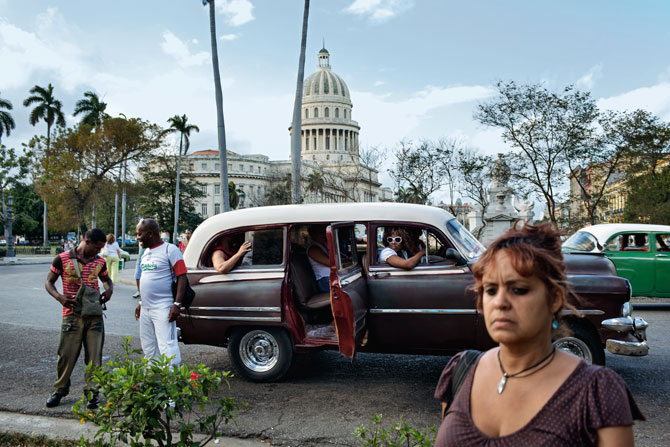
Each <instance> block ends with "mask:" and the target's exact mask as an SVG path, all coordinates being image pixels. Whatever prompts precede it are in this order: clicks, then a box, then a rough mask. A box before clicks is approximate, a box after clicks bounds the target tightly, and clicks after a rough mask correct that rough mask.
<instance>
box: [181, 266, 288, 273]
mask: <svg viewBox="0 0 670 447" xmlns="http://www.w3.org/2000/svg"><path fill="white" fill-rule="evenodd" d="M245 267H248V266H242V267H241V268H238V269H236V270H235V271H234V272H230V273H227V274H228V275H232V274H236V273H270V272H282V273H283V272H284V267H272V268H262V269H250V268H245ZM188 272H189V273H198V274H207V273H209V274H210V275H211V274H216V270H214V269H213V268H211V269H188Z"/></svg>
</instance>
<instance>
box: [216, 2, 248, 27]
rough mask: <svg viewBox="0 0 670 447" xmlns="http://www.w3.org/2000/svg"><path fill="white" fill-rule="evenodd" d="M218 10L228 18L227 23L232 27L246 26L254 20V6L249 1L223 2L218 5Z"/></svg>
mask: <svg viewBox="0 0 670 447" xmlns="http://www.w3.org/2000/svg"><path fill="white" fill-rule="evenodd" d="M216 9H217V11H218V12H220V13H222V14H223V16H224V17H225V18H226V22H227V23H228V24H229V25H232V26H240V25H244V24H245V23H247V22H251V21H252V20H254V15H253V12H252V11H253V9H254V5H252V4H251V1H249V0H223V1H221V2H219V3H216Z"/></svg>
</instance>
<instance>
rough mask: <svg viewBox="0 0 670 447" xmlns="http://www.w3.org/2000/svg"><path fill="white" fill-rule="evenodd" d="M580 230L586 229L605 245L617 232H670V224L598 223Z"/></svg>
mask: <svg viewBox="0 0 670 447" xmlns="http://www.w3.org/2000/svg"><path fill="white" fill-rule="evenodd" d="M579 231H585V232H587V233H590V234H592V235H593V236H595V237H596V239H598V242H600V244H602V245H604V244H605V243H606V242H607V240H608V239H609V238H610V237H611V236H612V235H614V234H616V233H635V232H645V233H646V232H650V231H651V232H655V233H670V225H651V224H627V223H622V224H598V225H591V226H590V227H584V228H582V229H580V230H579Z"/></svg>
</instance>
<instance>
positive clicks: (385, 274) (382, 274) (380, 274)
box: [372, 272, 391, 278]
mask: <svg viewBox="0 0 670 447" xmlns="http://www.w3.org/2000/svg"><path fill="white" fill-rule="evenodd" d="M372 276H374V277H375V278H386V277H388V276H391V274H390V273H389V272H375V273H373V274H372Z"/></svg>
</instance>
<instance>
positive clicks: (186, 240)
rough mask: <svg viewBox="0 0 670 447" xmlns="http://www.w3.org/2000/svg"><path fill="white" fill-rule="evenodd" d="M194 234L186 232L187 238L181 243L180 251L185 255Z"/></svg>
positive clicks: (189, 231)
mask: <svg viewBox="0 0 670 447" xmlns="http://www.w3.org/2000/svg"><path fill="white" fill-rule="evenodd" d="M192 234H193V232H192V231H191V230H186V231H185V232H184V235H185V238H184V240H183V241H181V242H180V243H179V251H181V252H182V253H184V250H186V247H187V246H188V243H189V242H190V241H191V235H192Z"/></svg>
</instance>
